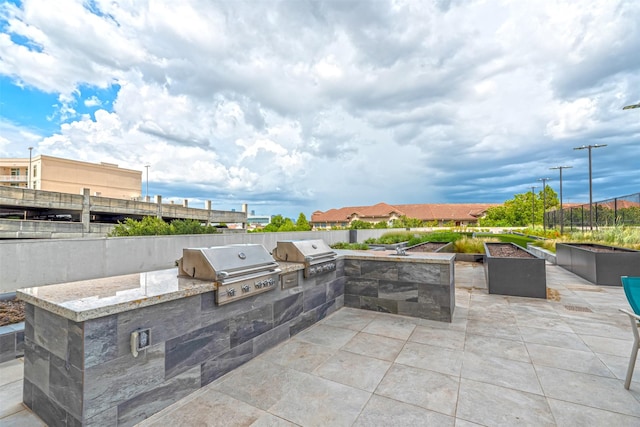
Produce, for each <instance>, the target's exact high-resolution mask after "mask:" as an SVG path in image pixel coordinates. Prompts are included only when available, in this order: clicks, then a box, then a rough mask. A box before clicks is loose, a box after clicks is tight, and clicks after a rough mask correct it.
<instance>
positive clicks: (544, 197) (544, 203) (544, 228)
mask: <svg viewBox="0 0 640 427" xmlns="http://www.w3.org/2000/svg"><path fill="white" fill-rule="evenodd" d="M538 181H542V231H543V233H544V236H545V237H546V235H547V220H546V218H545V214H546V213H547V181H551V178H538Z"/></svg>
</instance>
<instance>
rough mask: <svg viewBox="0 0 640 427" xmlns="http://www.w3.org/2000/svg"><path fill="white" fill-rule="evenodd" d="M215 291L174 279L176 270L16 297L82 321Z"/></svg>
mask: <svg viewBox="0 0 640 427" xmlns="http://www.w3.org/2000/svg"><path fill="white" fill-rule="evenodd" d="M214 289H215V285H214V284H213V282H209V281H204V280H197V279H191V278H188V277H187V278H185V277H178V269H177V268H171V269H167V270H158V271H151V272H147V273H136V274H127V275H123V276H112V277H106V278H101V279H93V280H82V281H78V282H70V283H63V284H59V285H48V286H40V287H35V288H23V289H18V290H17V291H16V296H17V297H18V299H21V300H23V301H25V302H27V303H29V304H33V305H35V306H37V307H40V308H43V309H45V310H47V311H50V312H52V313H56V314H58V315H60V316H62V317H65V318H67V319H70V320H73V321H74V322H82V321H85V320H90V319H96V318H99V317H104V316H108V315H110V314H115V313H120V312H123V311H127V310H132V309H135V308H140V307H146V306H149V305H154V304H159V303H162V302H166V301H172V300H175V299H179V298H185V297H189V296H192V295H198V294H201V293H205V292H210V291H213V290H214Z"/></svg>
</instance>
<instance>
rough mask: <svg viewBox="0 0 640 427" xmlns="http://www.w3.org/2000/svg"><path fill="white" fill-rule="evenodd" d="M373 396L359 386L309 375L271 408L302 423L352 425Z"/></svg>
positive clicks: (272, 410) (284, 416)
mask: <svg viewBox="0 0 640 427" xmlns="http://www.w3.org/2000/svg"><path fill="white" fill-rule="evenodd" d="M304 375H306V374H304ZM370 396H371V394H370V393H368V392H366V391H363V390H359V389H357V388H353V387H349V386H346V385H343V384H338V383H336V382H333V381H329V380H326V379H324V378H320V377H315V376H312V375H306V377H305V378H304V380H303V381H302V382H301V383H300V384H299V385H298V386H296V387H294V388H290V389H289V391H288V392H287V393H286V394H285V395H284V396H283V398H282V399H280V400H279V401H278V402H277V403H276V404H275V405H273V406H272V407H271V408H270V409H269V412H270V413H272V414H273V415H277V416H279V417H281V418H284V419H285V420H287V421H291V422H292V423H295V424H299V425H303V426H310V427H311V426H322V427H324V426H350V425H352V424H353V422H354V421H355V420H356V418H357V417H358V415H360V412H361V411H362V408H363V407H364V405H365V404H366V403H367V401H368V400H369V397H370Z"/></svg>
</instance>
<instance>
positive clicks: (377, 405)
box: [353, 395, 455, 427]
mask: <svg viewBox="0 0 640 427" xmlns="http://www.w3.org/2000/svg"><path fill="white" fill-rule="evenodd" d="M454 423H455V419H454V418H453V417H450V416H447V415H443V414H440V413H438V412H434V411H430V410H428V409H424V408H420V407H418V406H414V405H409V404H407V403H403V402H398V401H397V400H392V399H388V398H386V397H383V396H376V395H373V396H372V397H371V399H370V400H369V402H368V403H367V405H366V406H365V407H364V409H363V410H362V413H361V414H360V416H359V417H358V419H357V420H356V422H355V424H353V426H354V427H377V426H379V427H405V426H416V427H418V426H425V427H427V426H429V427H430V426H435V427H439V426H442V427H454Z"/></svg>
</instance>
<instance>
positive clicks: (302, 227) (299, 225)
mask: <svg viewBox="0 0 640 427" xmlns="http://www.w3.org/2000/svg"><path fill="white" fill-rule="evenodd" d="M296 230H298V231H309V230H311V224H309V221H307V217H306V216H304V213H302V212H300V215H298V220H297V221H296Z"/></svg>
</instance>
